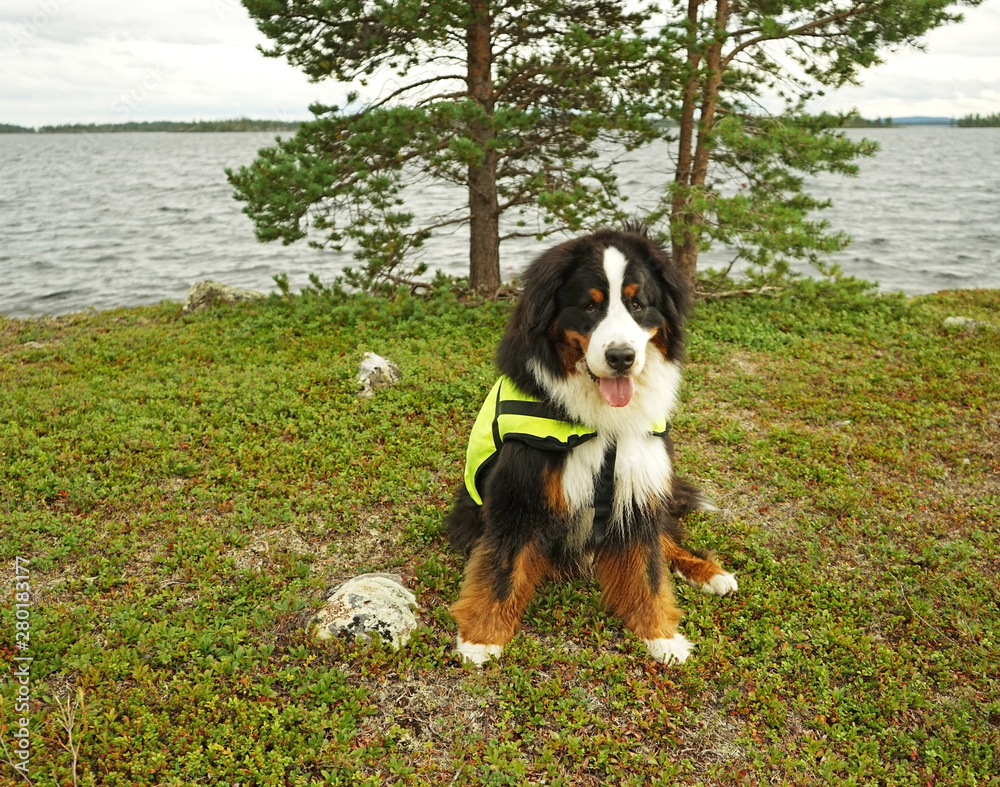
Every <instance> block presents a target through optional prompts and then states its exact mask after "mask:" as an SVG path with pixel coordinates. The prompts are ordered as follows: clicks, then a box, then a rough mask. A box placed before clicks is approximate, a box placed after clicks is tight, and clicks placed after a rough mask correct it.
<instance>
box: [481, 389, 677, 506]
mask: <svg viewBox="0 0 1000 787" xmlns="http://www.w3.org/2000/svg"><path fill="white" fill-rule="evenodd" d="M669 428H670V425H669V424H668V423H667V420H666V418H663V419H662V420H661V421H659V422H658V423H654V424H652V425H651V427H650V433H651V434H654V435H663V434H666V433H667V430H669ZM596 436H597V430H596V429H593V428H591V427H589V426H586V425H584V424H580V423H575V422H573V421H566V420H563V419H561V418H559V417H558V415H556V414H555V413H553V412H552V410H551V408H550V407H548V406H547V405H546V404H545V403H543V402H541V401H539V400H538V399H536V398H534V397H533V396H528V394H526V393H524V392H523V391H521V390H520V389H519V388H518V387H517V386H516V385H514V382H513V380H511V379H510V378H509V377H507V376H506V375H501V377H500V379H499V380H497V381H496V383H495V384H494V386H493V388H492V389H490V393H489V395H488V396H487V397H486V401H485V402H484V403H483V406H482V409H480V411H479V415H478V417H477V418H476V422H475V424H474V425H473V427H472V434H471V435H470V436H469V448H468V451H467V453H466V458H465V488H466V489H467V490H468V492H469V496H470V497H471V498H472V499H473V500H474V501H475V502H476V505H482V504H483V496H482V490H483V481H484V480H485V475H486V471H487V470H488V468H489V467H490V465H491V464H492V461H491V460H492V459H493V457H494V456H495V455H496V453H497V452H498V451H499V450H500V446H501V445H503V443H504V442H505V441H506V440H518V441H520V442H522V443H525V444H527V445H529V446H531V447H532V448H537V449H539V450H542V451H570V450H572V449H574V448H576V447H577V446H578V445H580V444H582V443H585V442H587V440H590V439H591V438H592V437H596ZM612 469H613V468H612Z"/></svg>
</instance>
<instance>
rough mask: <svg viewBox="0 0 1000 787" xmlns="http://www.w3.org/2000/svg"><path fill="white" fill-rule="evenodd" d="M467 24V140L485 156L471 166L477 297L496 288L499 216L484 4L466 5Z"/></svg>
mask: <svg viewBox="0 0 1000 787" xmlns="http://www.w3.org/2000/svg"><path fill="white" fill-rule="evenodd" d="M469 8H470V13H471V21H470V23H469V26H468V28H466V46H467V52H468V77H467V79H468V86H469V94H470V95H471V97H472V99H473V101H475V102H476V103H477V104H479V106H480V107H481V108H482V112H483V118H482V119H481V120H480V121H478V122H474V123H473V124H472V127H471V129H470V130H471V135H472V139H473V141H474V142H475V143H476V145H477V146H478V147H479V148H480V150H482V151H483V157H482V159H481V160H480V161H478V162H476V163H474V164H470V165H469V213H470V216H471V219H470V228H469V229H470V232H469V235H470V237H469V285H470V287H471V288H472V289H473V290H475V291H480V292H486V293H491V294H492V293H494V292H496V291H497V289H498V288H499V287H500V211H499V206H498V200H497V155H496V152H495V151H493V150H492V149H490V144H489V143H490V141H491V140H492V139H493V128H492V125H491V122H490V121H491V120H492V117H493V52H492V41H491V36H490V33H491V20H490V10H489V3H488V1H487V0H473V2H471V3H470V4H469Z"/></svg>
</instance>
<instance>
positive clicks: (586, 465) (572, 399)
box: [532, 353, 680, 535]
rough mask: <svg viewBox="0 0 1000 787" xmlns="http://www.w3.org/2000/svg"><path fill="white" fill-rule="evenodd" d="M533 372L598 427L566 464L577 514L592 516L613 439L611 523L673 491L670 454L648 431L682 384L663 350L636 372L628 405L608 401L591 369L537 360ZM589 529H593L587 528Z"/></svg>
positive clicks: (576, 414)
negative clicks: (569, 370) (561, 369)
mask: <svg viewBox="0 0 1000 787" xmlns="http://www.w3.org/2000/svg"><path fill="white" fill-rule="evenodd" d="M532 371H533V373H534V375H535V378H536V379H537V380H538V381H539V383H540V384H541V385H542V387H543V388H545V390H546V391H547V392H548V393H549V395H550V396H551V397H552V399H553V400H555V401H556V402H557V403H558V404H560V405H561V406H562V407H563V408H564V409H565V410H566V411H567V412H568V413H569V414H570V415H571V416H572V417H573V418H574V419H576V420H578V421H580V422H581V423H585V424H587V425H588V426H591V427H593V428H594V429H596V430H597V436H596V437H594V438H592V439H590V440H588V441H587V442H585V443H583V444H582V445H580V446H578V447H577V448H575V449H573V450H572V451H571V452H570V454H569V456H568V457H567V458H566V464H565V466H564V468H563V478H562V486H563V496H564V498H565V500H566V505H567V507H568V509H569V511H570V513H571V516H573V517H574V518H575V519H578V520H579V521H580V522H581V523H582V522H583V521H584V520H589V517H588V516H587V515H586V514H587V512H588V509H591V508H592V507H593V505H594V490H595V487H596V481H597V476H598V474H599V473H600V471H601V465H602V464H603V461H604V454H605V451H606V450H607V448H608V446H609V445H610V443H611V441H612V440H614V441H615V443H616V445H617V455H616V459H615V494H614V500H613V504H612V512H611V522H610V525H611V527H613V528H614V527H617V528H621V527H627V525H628V522H627V521H626V519H627V516H628V512H629V511H631V510H632V509H633V506H637V507H639V508H643V507H647V506H650V505H653V504H654V503H655V502H656V501H658V500H664V499H666V498H668V497H670V494H671V488H670V479H671V477H672V472H671V469H672V468H671V466H670V457H669V456H668V455H667V447H666V445H665V444H664V442H663V439H662V438H660V437H656V436H654V435H652V434H650V427H651V425H652V424H654V423H656V421H657V420H659V419H662V418H664V417H666V418H668V419H669V417H670V416H671V414H672V413H673V411H674V408H675V404H676V401H677V392H678V388H679V386H680V368H679V367H678V366H677V365H676V364H674V363H671V362H670V361H667V360H666V359H664V358H663V357H662V356H661V355H660V354H659V353H650V355H649V356H648V360H647V363H646V368H645V369H644V371H643V374H642V375H640V376H639V377H638V378H636V381H635V383H636V389H635V395H634V396H633V397H632V401H631V402H629V404H628V405H627V406H625V407H609V406H608V404H607V402H605V401H604V399H603V397H602V396H601V394H600V393H599V392H598V390H597V386H596V385H595V384H594V382H593V380H591V378H590V375H589V374H588V373H586V371H585V369H582V370H581V372H580V373H579V374H574V375H571V376H569V377H566V378H562V379H560V378H556V377H554V376H553V375H551V374H549V373H548V372H546V371H545V369H543V368H542V367H541V365H538V364H536V365H534V368H533V369H532ZM588 535H589V534H588Z"/></svg>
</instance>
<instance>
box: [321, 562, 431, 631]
mask: <svg viewBox="0 0 1000 787" xmlns="http://www.w3.org/2000/svg"><path fill="white" fill-rule="evenodd" d="M416 604H417V597H416V596H414V595H413V593H411V592H410V591H409V590H407V589H406V588H405V587H404V586H403V584H402V579H401V578H400V577H399V576H396V575H395V574H362V575H361V576H358V577H354V579H350V580H348V581H347V582H345V583H344V584H343V585H341V586H340V587H338V588H337V589H336V590H334V591H333V592H332V593H331V594H330V595H329V596H328V597H327V601H326V604H324V605H323V607H322V609H320V611H319V612H318V613H317V615H316V618H315V619H314V622H315V624H316V636H317V637H318V638H319V639H330V638H332V637H335V636H339V635H343V634H347V635H350V636H352V637H354V638H355V639H358V640H361V641H367V640H370V639H371V635H372V634H374V633H378V635H379V636H380V637H381V638H382V640H383V641H385V642H390V643H392V645H393V646H394V647H396V648H399V647H401V646H402V645H405V644H406V643H407V641H408V640H409V639H410V634H412V633H413V631H414V630H415V629H416V627H417V616H416V615H415V614H414V612H413V607H415V606H416Z"/></svg>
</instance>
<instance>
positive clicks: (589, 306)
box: [583, 301, 597, 314]
mask: <svg viewBox="0 0 1000 787" xmlns="http://www.w3.org/2000/svg"><path fill="white" fill-rule="evenodd" d="M583 308H584V309H585V310H586V311H587V312H588V313H589V314H593V313H594V312H596V311H597V304H596V303H594V302H593V301H591V302H590V303H588V304H587V305H586V306H584V307H583Z"/></svg>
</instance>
